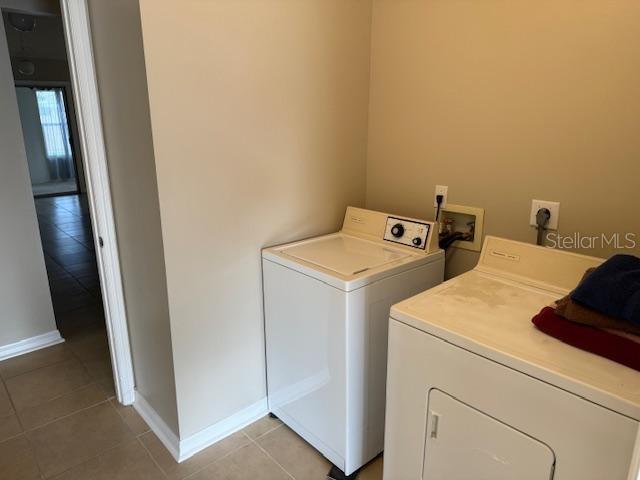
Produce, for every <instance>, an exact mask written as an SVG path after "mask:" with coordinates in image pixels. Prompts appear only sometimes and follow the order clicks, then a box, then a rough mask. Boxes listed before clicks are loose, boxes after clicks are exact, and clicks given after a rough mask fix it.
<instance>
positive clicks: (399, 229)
mask: <svg viewBox="0 0 640 480" xmlns="http://www.w3.org/2000/svg"><path fill="white" fill-rule="evenodd" d="M391 234H392V235H393V236H394V237H396V238H400V237H401V236H403V235H404V225H402V224H401V223H396V224H395V225H394V226H393V227H391Z"/></svg>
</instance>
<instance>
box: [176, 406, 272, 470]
mask: <svg viewBox="0 0 640 480" xmlns="http://www.w3.org/2000/svg"><path fill="white" fill-rule="evenodd" d="M267 413H269V407H268V405H267V399H266V398H263V399H262V400H259V401H257V402H256V403H254V404H252V405H249V406H248V407H246V408H244V409H242V410H240V411H239V412H236V413H234V414H233V415H231V416H230V417H227V418H225V419H224V420H220V421H219V422H218V423H214V424H213V425H211V426H210V427H207V428H205V429H204V430H201V431H199V432H198V433H194V434H193V435H191V436H190V437H188V438H186V439H184V440H181V441H180V456H179V459H178V462H183V461H185V460H187V459H188V458H190V457H192V456H193V455H195V454H196V453H198V452H200V451H202V450H204V449H205V448H207V447H209V446H211V445H213V444H214V443H216V442H219V441H220V440H222V439H223V438H226V437H228V436H229V435H231V434H232V433H235V432H237V431H238V430H242V429H243V428H244V427H246V426H247V425H250V424H252V423H253V422H255V421H256V420H259V419H261V418H262V417H264V416H265V415H266V414H267Z"/></svg>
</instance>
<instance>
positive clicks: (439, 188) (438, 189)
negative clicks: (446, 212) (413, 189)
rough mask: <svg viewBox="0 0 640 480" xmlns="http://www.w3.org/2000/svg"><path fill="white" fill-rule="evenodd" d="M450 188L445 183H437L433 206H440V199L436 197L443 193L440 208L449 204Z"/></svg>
mask: <svg viewBox="0 0 640 480" xmlns="http://www.w3.org/2000/svg"><path fill="white" fill-rule="evenodd" d="M448 190H449V187H447V186H445V185H436V191H435V193H434V194H433V208H436V207H437V206H438V201H437V200H436V197H437V196H438V195H442V204H441V205H440V208H444V207H446V206H447V192H448Z"/></svg>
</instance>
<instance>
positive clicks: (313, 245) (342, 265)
mask: <svg viewBox="0 0 640 480" xmlns="http://www.w3.org/2000/svg"><path fill="white" fill-rule="evenodd" d="M282 253H285V254H287V255H289V256H291V257H294V258H296V259H298V260H302V261H305V262H308V263H312V264H314V265H317V266H319V267H322V268H326V269H327V270H331V271H333V272H337V273H340V274H342V275H345V276H350V275H355V274H358V273H361V272H365V271H367V270H371V269H374V268H377V267H380V266H382V265H386V264H388V263H391V262H395V261H398V260H401V259H403V258H407V257H410V256H411V254H410V253H408V252H403V251H401V250H397V249H394V248H390V247H387V246H385V245H380V244H377V243H374V242H370V241H368V240H362V239H359V238H354V237H350V236H347V235H336V236H330V237H321V238H318V239H317V240H311V241H309V242H304V243H301V244H297V245H294V246H291V247H289V248H285V249H283V250H282Z"/></svg>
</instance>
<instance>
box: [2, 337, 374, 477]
mask: <svg viewBox="0 0 640 480" xmlns="http://www.w3.org/2000/svg"><path fill="white" fill-rule="evenodd" d="M96 338H97V337H96V334H95V333H94V334H93V338H92V335H91V334H86V335H85V336H84V338H83V340H82V341H77V342H71V343H70V344H69V345H67V344H61V345H56V346H54V347H50V348H47V349H43V350H39V351H37V352H33V353H29V354H27V355H23V356H20V357H16V358H12V359H9V360H5V361H3V362H0V379H1V382H0V479H7V480H9V479H11V480H13V479H16V480H18V479H19V480H31V479H40V480H41V479H50V478H54V479H59V480H107V479H117V480H146V479H148V480H152V479H153V480H155V479H160V480H163V479H166V480H182V479H189V480H213V479H215V480H245V479H246V480H278V479H283V480H291V479H294V480H324V479H325V478H326V474H327V472H328V471H329V467H330V465H329V462H328V461H327V460H325V459H324V458H323V457H322V456H321V455H320V454H319V453H318V452H316V451H315V450H314V449H313V448H312V447H311V446H310V445H308V444H307V443H306V442H305V441H304V440H302V439H301V438H300V437H299V436H298V435H296V434H295V433H293V432H292V431H291V430H290V429H289V428H288V427H286V426H285V425H283V424H282V422H280V420H278V419H274V418H270V417H268V416H267V417H264V418H262V419H260V420H258V421H257V422H255V423H253V424H252V425H249V426H248V427H246V428H245V429H244V430H242V431H240V432H237V433H235V434H233V435H231V436H229V437H227V438H225V439H224V440H222V441H220V442H218V443H216V444H215V445H212V446H210V447H209V448H207V449H205V450H204V451H202V452H200V453H198V454H196V455H195V456H193V457H192V458H190V459H188V460H186V461H185V462H183V463H180V464H178V463H176V462H175V460H174V459H173V457H171V455H170V454H169V452H168V451H167V450H166V448H165V447H164V446H163V445H162V443H160V441H159V440H158V438H157V437H156V436H155V434H154V433H153V432H151V431H150V430H149V428H148V427H147V425H146V424H145V422H144V421H143V420H142V418H141V417H140V416H139V415H138V414H137V412H136V411H135V410H134V409H133V408H132V407H125V406H122V405H120V404H118V403H117V401H116V400H115V398H113V396H112V392H108V391H107V390H106V389H105V388H104V387H103V385H102V384H101V383H100V382H99V381H96V380H95V379H94V378H93V377H92V376H91V368H90V367H89V365H90V364H91V360H86V358H84V357H83V355H84V354H86V353H87V350H88V348H87V347H88V345H91V344H92V342H95V341H96ZM358 478H359V479H360V480H381V479H382V459H381V458H378V459H376V460H374V461H373V462H371V463H370V464H369V465H367V466H366V467H365V468H364V469H363V470H362V471H361V473H360V475H359V476H358Z"/></svg>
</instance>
